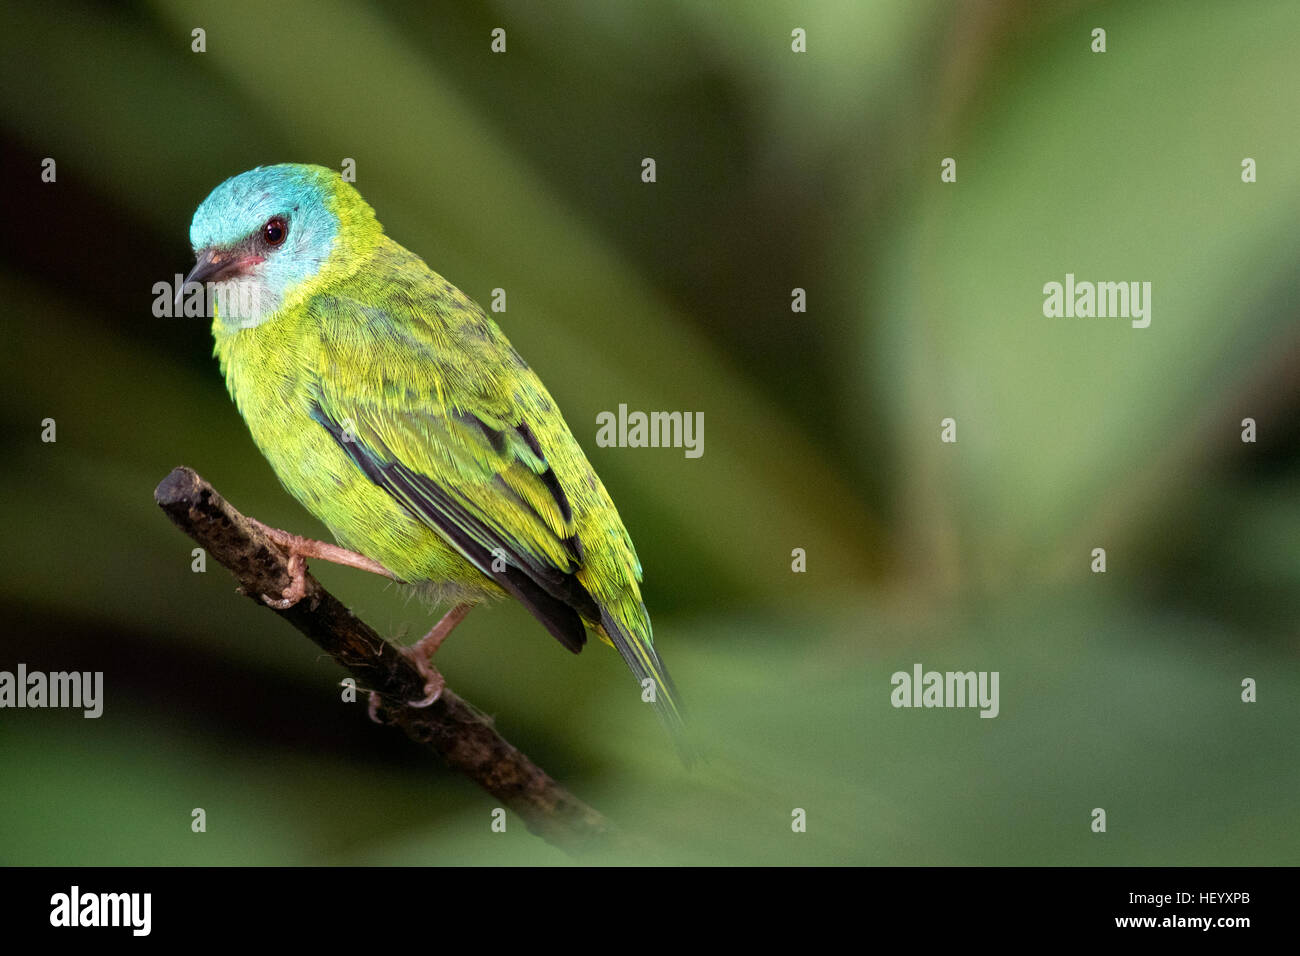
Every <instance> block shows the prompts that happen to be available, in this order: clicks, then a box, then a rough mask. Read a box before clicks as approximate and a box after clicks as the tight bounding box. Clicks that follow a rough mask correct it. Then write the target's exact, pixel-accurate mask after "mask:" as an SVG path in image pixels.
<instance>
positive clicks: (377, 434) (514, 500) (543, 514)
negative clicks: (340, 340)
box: [312, 388, 600, 653]
mask: <svg viewBox="0 0 1300 956" xmlns="http://www.w3.org/2000/svg"><path fill="white" fill-rule="evenodd" d="M465 399H468V400H465ZM474 404H477V403H475V402H474V401H473V399H472V396H466V397H465V398H463V399H462V405H461V407H455V406H439V405H438V404H437V403H436V401H428V400H419V399H417V400H416V402H415V403H411V402H410V401H407V402H403V403H402V404H401V405H398V404H396V403H391V402H388V403H380V402H376V401H374V400H373V399H372V400H370V401H360V400H357V399H356V398H351V397H348V398H345V397H343V396H341V395H339V394H338V393H337V392H334V391H332V390H330V389H328V388H322V389H321V390H320V394H319V397H318V398H317V400H316V402H315V404H314V405H313V407H312V417H313V418H314V419H315V420H316V421H317V422H319V423H320V424H321V425H322V426H323V427H324V428H325V429H327V430H328V431H329V433H330V434H331V435H332V436H333V437H334V439H335V441H337V442H338V443H339V446H340V447H341V448H342V449H343V450H344V451H345V452H346V453H347V454H348V456H349V457H350V458H351V459H352V461H353V462H354V463H355V464H356V465H357V467H358V468H360V469H361V470H362V471H363V472H365V474H366V475H367V476H368V477H369V478H370V480H371V481H373V482H374V483H375V484H376V485H377V486H379V487H380V488H382V489H383V490H384V491H386V492H388V493H389V494H390V495H392V497H393V498H395V499H396V500H397V501H398V502H399V503H400V504H401V505H402V506H403V507H404V508H406V510H407V511H408V512H410V513H411V514H412V515H414V516H416V517H417V518H419V519H420V520H421V521H422V522H424V523H425V524H427V525H428V526H429V527H430V528H432V529H433V530H435V531H437V532H438V533H439V534H441V535H442V537H443V538H444V539H446V540H447V541H448V542H449V543H450V544H451V545H452V546H453V547H455V548H456V550H457V551H459V552H460V553H461V554H462V555H463V556H464V557H465V558H466V559H467V560H468V561H469V562H470V563H471V564H473V565H474V566H475V567H476V568H478V569H479V570H480V571H481V572H483V574H485V575H487V576H488V577H489V578H491V579H492V580H494V581H496V583H497V584H499V585H500V586H501V587H502V588H503V589H504V590H505V591H507V592H508V593H510V594H512V595H513V596H514V597H516V598H518V599H519V601H520V602H521V603H523V605H524V606H525V607H527V608H528V609H529V611H531V612H532V613H533V615H534V616H535V617H537V618H538V620H540V621H541V622H542V623H543V624H545V625H546V627H547V629H548V630H549V631H550V632H551V633H552V634H553V635H555V637H556V638H557V639H558V640H559V641H560V643H562V644H563V645H564V646H565V647H567V648H568V649H569V650H571V651H573V652H575V653H576V652H577V651H579V650H580V649H581V648H582V646H583V644H584V643H585V642H586V630H585V626H584V624H583V621H582V618H583V617H584V616H585V617H586V618H587V619H588V620H593V621H599V620H600V609H599V608H598V607H597V606H596V602H595V601H594V600H593V599H592V597H591V595H590V594H589V593H588V592H587V590H586V589H585V588H584V587H583V586H582V584H581V583H580V582H579V581H578V579H577V571H578V569H579V568H580V567H581V566H582V558H583V551H582V542H581V541H580V540H579V538H578V535H577V531H576V529H575V527H574V522H573V510H572V507H571V506H570V503H569V499H568V496H567V495H566V494H565V492H564V489H563V488H562V487H561V486H560V483H559V480H558V479H557V478H556V476H555V471H554V470H553V469H552V468H551V465H550V463H549V462H548V461H547V460H546V457H545V455H544V454H543V453H542V449H541V447H540V446H539V444H538V442H537V439H536V437H535V436H534V434H533V431H532V429H531V427H530V426H529V425H528V423H527V422H525V421H522V420H520V421H507V420H503V419H502V418H501V417H499V416H497V415H494V414H493V413H492V412H491V411H489V410H486V409H483V408H473V407H465V406H466V405H471V406H472V405H474Z"/></svg>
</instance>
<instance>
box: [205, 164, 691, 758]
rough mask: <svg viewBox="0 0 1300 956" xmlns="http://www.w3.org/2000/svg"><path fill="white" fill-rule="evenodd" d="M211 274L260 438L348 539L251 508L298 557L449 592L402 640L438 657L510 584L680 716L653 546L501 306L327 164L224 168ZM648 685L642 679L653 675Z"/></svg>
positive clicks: (225, 339) (216, 324)
mask: <svg viewBox="0 0 1300 956" xmlns="http://www.w3.org/2000/svg"><path fill="white" fill-rule="evenodd" d="M190 242H191V244H192V245H193V247H194V252H195V255H196V257H197V264H196V265H195V266H194V269H193V270H192V271H191V272H190V274H189V276H187V278H186V280H185V284H184V285H183V286H182V290H181V291H182V292H184V291H185V290H186V289H190V290H192V289H193V288H194V286H193V285H192V283H197V284H200V285H203V284H207V283H211V284H212V286H213V293H214V295H213V302H214V304H213V308H212V312H213V321H212V332H213V336H214V337H215V339H216V346H215V354H216V356H217V358H218V360H219V362H220V365H221V371H222V373H223V375H224V376H225V379H226V385H227V387H228V388H229V390H230V394H231V396H232V397H233V398H234V401H235V405H236V406H237V407H238V409H239V412H240V414H241V415H242V416H243V417H244V421H245V422H246V423H247V425H248V428H249V431H250V432H251V433H252V436H253V440H254V441H255V442H256V443H257V447H258V448H259V449H260V450H261V452H262V454H263V455H265V456H266V458H267V460H268V461H269V462H270V463H271V467H272V468H273V469H274V470H275V473H276V474H277V475H278V476H279V478H280V481H281V482H282V483H283V485H284V487H285V488H286V489H287V490H288V491H289V493H290V494H291V495H293V496H294V497H295V498H297V499H298V501H300V502H301V503H302V504H303V505H304V506H305V507H306V508H307V510H308V511H310V512H311V513H312V514H314V515H315V516H316V517H317V518H319V519H320V520H321V522H323V523H324V524H325V526H326V527H328V528H329V530H330V532H331V533H332V534H333V535H334V537H335V539H336V540H337V542H338V544H337V545H332V544H329V543H326V542H320V541H311V540H308V539H306V538H302V537H299V536H297V535H293V534H289V533H287V532H285V531H280V530H278V529H274V528H267V527H266V526H265V525H260V523H259V525H260V526H261V527H262V528H263V529H264V530H265V531H266V532H267V533H268V534H269V535H270V536H271V538H272V540H274V541H275V542H276V544H277V545H278V546H280V547H281V548H283V549H284V550H285V552H286V553H287V554H288V555H289V558H290V569H291V573H292V575H293V584H292V585H291V586H290V588H289V589H288V591H286V592H285V593H284V594H283V595H281V596H280V597H278V598H270V597H264V599H265V600H267V602H268V603H270V604H273V605H275V606H278V607H289V606H292V604H293V603H295V602H296V601H298V600H300V599H301V598H302V596H303V594H304V583H305V573H306V563H305V562H306V559H307V558H321V559H325V560H330V561H334V562H337V563H340V564H346V565H350V566H353V567H358V568H362V569H365V570H368V571H373V572H376V573H380V574H385V575H387V576H389V577H391V578H393V579H395V580H397V581H400V582H404V583H406V584H410V585H414V586H416V587H418V588H419V589H421V590H422V591H423V592H424V593H425V594H426V595H427V596H428V597H430V598H431V599H434V600H437V601H439V602H446V603H449V604H450V605H451V609H450V610H449V611H448V612H447V614H446V616H445V617H443V618H442V620H440V621H439V622H438V624H437V625H436V626H435V627H434V628H433V629H432V630H431V631H430V632H429V633H428V634H427V635H426V636H425V637H424V638H423V639H422V640H421V641H420V642H419V643H417V644H416V645H414V646H413V647H412V648H409V649H407V653H408V654H409V655H410V656H411V657H412V659H413V660H414V661H415V662H416V663H417V666H419V667H420V668H421V671H422V673H423V674H424V675H425V677H426V679H427V680H428V688H427V696H426V697H425V699H424V700H421V701H415V702H410V703H412V704H413V705H417V706H420V705H423V706H427V705H429V704H431V703H432V702H433V701H434V700H436V699H437V696H438V694H439V693H441V691H442V687H443V680H442V677H441V675H440V674H439V673H438V672H437V671H436V670H435V669H434V668H433V666H432V664H431V663H430V658H431V657H432V655H433V652H434V651H436V650H437V648H438V646H439V645H440V644H441V643H442V641H443V640H444V639H445V638H446V637H447V635H448V634H449V633H450V632H451V630H452V629H453V628H454V627H455V626H456V624H458V623H459V622H460V621H461V620H462V619H463V618H464V616H465V614H466V613H468V611H469V610H470V609H471V608H472V607H474V606H475V605H477V604H480V603H482V602H484V601H488V600H490V599H494V598H500V597H504V596H510V597H514V598H515V599H516V600H518V601H519V602H520V603H521V604H523V605H524V607H526V608H527V609H528V610H529V611H530V612H531V613H532V615H533V616H534V617H535V618H537V620H538V621H540V622H541V623H542V625H543V626H545V627H546V629H547V630H548V631H550V632H551V634H552V635H554V637H555V638H556V639H557V640H558V641H559V642H560V643H561V644H562V645H564V647H566V648H568V649H569V650H570V651H572V652H574V653H575V654H576V653H577V652H578V651H580V650H581V649H582V647H583V645H584V644H585V643H586V640H587V631H592V632H593V633H595V634H596V635H597V636H598V637H599V638H600V639H601V640H603V641H605V642H606V643H608V644H612V645H613V646H614V647H615V648H617V650H618V652H619V653H620V654H621V655H622V656H623V659H624V661H626V662H627V665H628V667H629V668H630V669H631V671H632V673H633V675H634V676H635V677H636V679H637V681H638V682H639V683H640V685H641V687H642V688H643V693H642V698H643V699H652V700H653V703H654V707H655V710H656V712H657V713H658V715H659V717H660V719H661V720H662V721H663V723H664V724H665V726H666V727H667V728H668V729H669V730H670V731H671V732H672V733H673V734H674V738H675V739H676V741H677V742H678V745H679V749H681V751H682V754H683V757H684V758H686V759H687V761H688V762H689V750H688V749H686V748H685V745H684V744H683V737H682V733H681V732H682V712H681V706H680V701H679V697H678V693H677V690H676V688H675V687H674V685H673V683H672V680H671V679H670V678H669V676H668V672H667V670H666V669H665V668H664V665H663V662H662V661H661V660H660V659H659V655H658V654H657V653H656V652H655V649H654V646H653V643H652V633H651V627H650V616H649V614H648V613H647V612H646V608H645V604H644V602H643V601H642V599H641V588H640V582H641V580H642V571H641V563H640V561H639V560H638V559H637V556H636V550H635V549H634V548H633V546H632V540H631V538H630V537H629V536H628V533H627V529H626V528H624V526H623V521H622V519H621V518H620V517H619V514H618V511H617V510H616V509H615V507H614V503H613V501H611V500H610V496H609V494H608V492H606V490H605V486H604V485H603V484H602V483H601V480H600V478H599V477H598V476H597V475H596V472H595V471H594V470H593V469H592V467H591V465H590V463H588V461H587V458H586V455H584V454H583V451H582V448H581V447H580V446H579V445H578V442H577V441H576V440H575V439H574V437H573V434H572V433H571V432H570V431H569V428H568V426H567V425H566V424H565V421H564V418H563V416H562V415H561V414H560V410H559V408H557V407H556V404H555V402H554V400H553V399H552V398H551V396H550V394H549V393H548V392H547V391H546V387H545V386H544V385H543V384H542V382H541V380H540V379H539V378H538V377H537V375H536V373H534V372H533V370H532V369H531V368H529V367H528V365H527V364H526V363H525V362H524V360H523V359H522V358H520V356H519V353H518V352H516V351H515V350H514V348H513V347H512V346H511V345H510V343H509V341H507V340H506V337H505V335H504V334H502V332H501V330H500V329H499V328H498V327H497V325H496V323H495V322H493V321H492V319H491V318H489V317H488V316H487V315H486V314H485V313H484V311H483V310H482V309H481V308H479V306H478V305H476V304H475V303H474V302H472V301H470V299H469V298H468V297H466V296H465V295H464V294H463V293H462V292H461V291H460V290H459V289H457V288H456V287H455V286H453V285H452V284H451V283H450V282H448V281H447V280H446V279H444V278H443V277H442V276H440V275H438V274H437V273H436V272H434V271H433V270H432V269H430V268H429V267H428V266H427V265H425V263H424V262H423V260H421V259H420V258H419V256H416V255H415V254H414V253H411V252H409V251H407V250H406V249H405V248H403V247H402V246H400V245H398V244H397V243H396V242H394V241H393V240H392V239H390V238H388V236H386V235H385V234H384V231H383V228H382V227H381V226H380V224H379V222H378V220H377V219H376V218H375V214H374V210H373V209H371V208H370V206H369V205H368V204H367V203H366V201H365V200H364V199H362V198H361V195H360V193H358V192H357V191H356V189H355V188H353V187H352V186H351V185H350V184H349V183H347V182H345V181H344V180H343V178H342V177H341V176H340V175H339V174H338V173H336V172H334V171H332V170H329V169H326V168H324V167H321V166H310V165H300V164H281V165H276V166H260V167H258V168H256V169H253V170H250V171H248V172H245V173H241V174H240V175H238V176H235V177H233V178H231V179H228V180H226V181H225V182H224V183H222V184H221V185H220V186H218V187H217V188H216V189H214V190H213V191H212V193H211V194H210V195H209V196H208V197H207V199H205V200H204V201H203V203H202V204H201V205H200V206H199V207H198V210H197V211H196V212H195V214H194V220H193V222H192V223H191V225H190ZM647 682H650V683H647Z"/></svg>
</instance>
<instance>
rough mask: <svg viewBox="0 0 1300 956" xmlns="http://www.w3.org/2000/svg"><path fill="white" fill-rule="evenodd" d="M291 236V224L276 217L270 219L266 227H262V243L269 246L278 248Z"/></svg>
mask: <svg viewBox="0 0 1300 956" xmlns="http://www.w3.org/2000/svg"><path fill="white" fill-rule="evenodd" d="M288 235H289V224H288V223H287V222H285V221H284V220H283V219H281V218H280V217H279V216H276V217H275V218H274V219H268V220H267V222H266V225H265V226H263V227H262V241H263V242H265V243H266V244H267V245H268V246H278V245H280V243H282V242H284V240H285V239H286V238H287V237H288Z"/></svg>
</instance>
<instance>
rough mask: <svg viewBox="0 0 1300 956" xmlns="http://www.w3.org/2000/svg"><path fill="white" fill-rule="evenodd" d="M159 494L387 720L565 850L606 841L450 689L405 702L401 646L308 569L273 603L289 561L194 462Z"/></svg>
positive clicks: (249, 592) (411, 686)
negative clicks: (285, 604) (300, 587)
mask: <svg viewBox="0 0 1300 956" xmlns="http://www.w3.org/2000/svg"><path fill="white" fill-rule="evenodd" d="M154 500H155V501H157V502H158V505H159V507H161V508H162V509H163V511H165V512H166V513H167V517H169V518H171V520H172V521H173V522H175V524H176V526H177V527H178V528H180V529H181V530H182V531H184V532H185V533H186V534H187V535H189V536H190V537H191V538H193V539H194V540H195V541H197V542H198V543H199V544H200V545H201V546H202V547H203V548H205V549H206V550H207V552H208V553H209V554H211V555H212V556H213V557H214V558H216V559H217V561H219V562H221V564H223V565H225V567H226V568H228V569H229V570H230V571H231V572H232V573H233V574H234V575H235V580H236V581H238V582H239V591H240V593H242V594H244V595H245V596H246V597H249V598H252V600H253V601H254V603H256V604H257V606H258V607H261V608H264V609H265V610H268V611H274V612H275V613H276V614H278V615H280V617H282V618H284V619H285V620H286V621H288V622H289V623H290V624H292V625H293V626H294V627H296V628H297V629H298V630H300V631H302V633H303V634H305V635H307V637H309V638H311V640H312V641H314V642H315V643H316V645H317V646H318V647H320V648H321V650H323V651H325V653H327V654H329V655H330V656H331V657H333V658H334V660H336V661H338V662H339V664H341V665H342V666H343V667H344V668H346V669H347V670H348V671H350V672H351V673H352V675H353V676H354V677H355V678H356V681H357V686H358V687H365V688H370V689H373V690H374V691H376V692H377V693H378V694H379V695H380V698H381V700H382V704H381V706H380V707H379V708H378V710H379V714H380V716H381V717H382V718H383V719H384V720H385V722H390V723H394V724H396V725H397V726H399V727H401V728H402V730H404V731H405V732H406V735H407V736H408V737H410V738H411V739H412V740H413V741H415V742H416V743H417V744H419V745H420V746H422V747H424V748H425V749H426V750H431V751H433V752H434V753H437V754H438V755H440V756H441V757H442V758H443V759H444V760H446V762H447V763H448V764H449V765H451V766H452V767H453V768H455V769H456V770H459V771H461V772H462V773H464V774H466V775H467V776H469V777H470V779H472V780H473V781H474V782H475V783H477V784H478V785H479V786H480V787H482V788H483V789H484V790H486V791H487V792H488V793H490V794H492V796H494V797H496V798H497V799H498V800H500V801H501V803H502V804H503V805H504V806H506V807H508V808H510V809H511V810H513V811H514V812H515V813H517V814H519V816H520V817H521V818H522V819H523V821H524V824H525V825H526V826H527V827H528V829H529V830H531V831H532V832H533V833H535V834H537V835H538V836H540V837H541V838H542V839H544V840H546V841H547V842H548V843H552V844H554V845H555V846H558V847H560V848H561V849H563V850H565V851H566V852H570V853H575V854H576V853H580V852H583V851H588V850H594V849H597V848H598V847H602V846H608V845H610V844H611V843H612V842H613V841H614V839H615V837H616V834H615V831H614V828H613V826H612V824H610V822H609V821H608V820H606V819H605V818H604V817H603V816H601V815H600V814H599V813H597V812H596V811H595V810H593V809H592V808H591V807H589V806H588V805H587V804H585V803H583V802H582V801H581V800H579V799H578V798H577V797H575V796H574V795H573V794H571V793H569V792H568V791H567V790H565V789H564V788H563V787H561V786H560V785H559V784H558V783H556V782H555V781H554V780H553V779H552V778H551V777H550V776H549V775H548V774H547V773H546V772H545V771H543V770H542V769H541V768H540V767H538V766H537V765H536V764H534V763H533V762H532V761H531V760H529V759H528V758H527V757H526V756H524V754H522V753H520V752H519V750H517V749H516V748H515V747H514V746H513V745H512V744H511V743H510V742H509V741H507V740H506V739H505V738H504V737H502V736H501V735H500V734H499V733H497V731H496V729H495V728H494V727H493V726H492V725H491V723H490V722H489V721H488V720H487V719H486V718H485V717H483V716H482V715H481V714H480V713H479V711H478V710H477V709H475V708H474V707H472V706H471V705H470V704H468V703H467V702H466V701H464V700H462V699H461V698H460V697H458V696H457V695H456V694H454V693H452V691H451V689H450V688H445V689H444V690H443V692H442V696H441V697H439V698H438V700H437V701H435V702H434V703H433V704H432V705H430V706H428V707H421V708H416V707H408V706H406V704H405V702H406V701H408V700H419V699H421V698H422V697H423V696H424V694H425V690H424V678H423V677H421V676H420V673H419V671H417V670H416V668H415V665H414V664H412V663H411V661H410V660H408V659H407V658H406V656H405V655H403V654H402V653H401V652H400V651H399V650H398V649H397V647H396V646H395V645H393V644H390V643H389V642H388V641H386V640H384V639H383V638H382V637H380V636H379V635H378V634H377V633H376V632H375V631H374V630H373V629H372V628H371V627H370V625H368V624H366V623H365V622H364V621H362V620H360V619H359V618H357V617H356V616H354V615H353V614H352V612H351V611H349V610H348V609H347V608H346V607H344V606H343V604H342V603H341V602H340V601H339V600H338V599H337V598H336V597H334V595H332V594H330V593H329V592H328V591H326V590H325V589H324V588H323V587H321V585H320V583H319V582H318V581H317V580H316V579H315V578H313V577H312V576H311V575H310V574H308V575H307V593H306V596H305V597H304V598H303V599H302V600H301V601H299V602H298V603H297V604H295V605H294V606H293V607H291V608H287V609H285V610H277V609H275V608H271V607H268V606H267V605H266V604H264V603H263V602H262V600H261V595H263V594H271V595H276V594H280V593H282V592H283V591H284V589H285V588H287V587H288V586H289V583H290V576H289V568H288V560H287V558H286V557H285V556H284V554H282V553H281V552H280V550H279V549H278V548H277V547H276V546H275V545H274V544H272V543H271V541H270V539H269V538H267V537H266V535H265V534H264V533H263V532H262V531H260V530H259V529H258V528H256V527H254V526H253V525H252V524H250V523H249V521H248V519H247V518H245V517H244V516H243V515H242V514H240V513H239V512H238V511H237V510H235V508H234V507H233V506H231V505H230V503H229V502H227V501H226V500H225V499H224V498H222V497H221V495H219V494H218V493H217V490H216V489H215V488H213V487H212V486H211V485H210V484H208V483H207V482H206V481H204V480H203V479H202V478H201V477H199V475H198V474H197V473H196V472H194V471H193V470H192V469H189V468H183V467H182V468H177V469H175V470H174V471H172V473H171V474H170V475H168V476H167V477H166V478H164V479H163V480H162V482H161V483H160V484H159V485H158V487H157V489H155V491H154Z"/></svg>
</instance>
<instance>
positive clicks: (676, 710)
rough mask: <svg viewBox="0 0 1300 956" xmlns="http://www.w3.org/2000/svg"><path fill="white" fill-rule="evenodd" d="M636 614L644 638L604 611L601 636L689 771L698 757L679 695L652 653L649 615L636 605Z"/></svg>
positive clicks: (655, 655) (661, 663) (661, 664)
mask: <svg viewBox="0 0 1300 956" xmlns="http://www.w3.org/2000/svg"><path fill="white" fill-rule="evenodd" d="M636 610H637V611H638V612H639V613H637V614H635V616H634V618H633V619H634V620H637V623H643V627H640V628H637V629H636V630H637V631H644V636H643V635H642V634H639V633H634V632H633V631H632V629H630V628H629V627H627V626H626V625H625V624H624V623H623V622H622V621H621V620H620V619H619V617H618V616H616V615H615V614H614V613H613V612H611V611H610V609H608V608H604V607H602V608H601V609H600V622H601V626H600V630H599V633H600V636H601V637H603V638H605V639H606V640H607V641H608V642H609V643H610V644H612V645H613V646H614V649H615V650H617V651H618V652H619V654H621V655H622V656H623V660H624V661H626V662H627V666H628V668H629V669H631V671H632V675H633V676H634V677H636V680H637V683H638V684H639V685H641V699H642V700H645V701H648V702H649V703H650V705H651V706H652V707H653V708H654V711H655V716H657V717H658V718H659V722H660V723H661V724H663V725H664V728H665V729H666V730H667V731H668V733H669V734H670V735H672V738H673V744H674V745H675V746H676V748H677V753H678V755H679V756H680V757H681V758H682V763H684V764H685V765H686V766H687V767H690V766H691V765H692V764H694V763H695V760H696V758H697V756H698V755H697V754H696V752H695V748H694V747H692V746H691V744H690V742H689V741H688V740H687V737H686V722H685V717H684V714H683V710H682V702H681V701H682V699H681V695H680V694H679V693H678V691H677V685H676V684H674V683H673V679H672V677H670V676H669V674H668V668H667V667H665V666H664V662H663V661H662V660H660V658H659V655H658V654H657V653H656V652H655V649H654V644H653V643H652V638H651V632H650V618H649V615H647V614H646V612H645V608H644V607H641V606H640V605H639V604H638V607H637V609H636ZM647 682H648V683H647Z"/></svg>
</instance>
